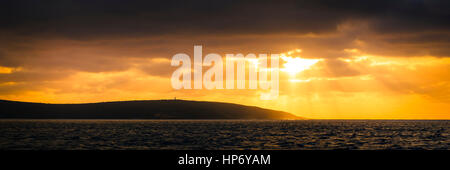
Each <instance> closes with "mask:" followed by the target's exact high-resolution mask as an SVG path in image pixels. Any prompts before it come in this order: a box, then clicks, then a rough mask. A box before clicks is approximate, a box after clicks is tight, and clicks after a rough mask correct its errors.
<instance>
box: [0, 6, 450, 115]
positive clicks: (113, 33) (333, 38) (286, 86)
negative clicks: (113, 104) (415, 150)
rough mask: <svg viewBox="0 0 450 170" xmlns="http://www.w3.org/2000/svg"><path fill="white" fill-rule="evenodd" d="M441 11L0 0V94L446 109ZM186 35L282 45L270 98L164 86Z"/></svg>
mask: <svg viewBox="0 0 450 170" xmlns="http://www.w3.org/2000/svg"><path fill="white" fill-rule="evenodd" d="M449 18H450V1H445V0H442V1H439V0H379V1H356V0H349V1H345V0H344V1H331V0H329V1H327V0H316V1H282V2H277V1H264V0H261V1H246V0H241V1H234V0H214V1H211V0H199V1H172V0H167V1H133V0H130V1H119V0H89V1H88V0H77V1H68V0H54V1H52V0H50V1H33V0H29V1H27V0H4V1H1V2H0V99H3V100H16V101H27V102H44V103H88V102H104V101H123V100H155V99H172V98H174V97H177V98H179V99H185V100H206V101H219V102H231V103H238V104H244V105H252V106H259V107H264V108H270V109H276V110H282V111H287V112H290V113H293V114H295V115H297V116H302V117H306V118H312V119H450V48H449V47H450V19H449ZM194 45H202V46H203V53H204V54H208V53H218V54H220V55H223V56H225V54H229V53H231V54H237V53H242V54H244V55H246V54H248V53H254V54H260V53H270V54H283V55H284V57H285V60H280V61H281V62H280V67H281V71H280V88H279V96H278V98H276V99H273V100H261V99H260V95H259V94H260V93H261V92H262V91H261V90H260V89H256V90H254V89H239V90H238V89H235V90H226V89H225V90H176V89H173V88H172V86H171V80H170V79H171V76H172V73H173V72H174V71H175V70H176V69H177V67H173V66H171V59H172V57H173V56H174V55H175V54H177V53H186V54H188V55H190V56H191V57H192V56H193V49H194ZM295 61H305V62H306V61H309V62H306V63H310V64H307V65H305V64H304V63H305V62H295ZM207 69H208V67H205V68H204V70H207Z"/></svg>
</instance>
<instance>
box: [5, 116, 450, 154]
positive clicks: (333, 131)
mask: <svg viewBox="0 0 450 170" xmlns="http://www.w3.org/2000/svg"><path fill="white" fill-rule="evenodd" d="M449 127H450V121H448V120H0V149H1V150H244V149H251V150H334V149H346V150H348V149H350V150H385V149H389V150H417V149H420V150H421V149H426V150H430V149H431V150H449V149H450V138H449V133H450V131H449Z"/></svg>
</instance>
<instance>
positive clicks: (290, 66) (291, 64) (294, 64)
mask: <svg viewBox="0 0 450 170" xmlns="http://www.w3.org/2000/svg"><path fill="white" fill-rule="evenodd" d="M300 52H301V50H300V49H296V50H293V51H289V52H287V54H285V53H282V54H281V59H283V60H284V61H285V62H286V63H284V65H283V68H282V69H281V71H284V72H287V73H289V74H290V75H295V74H297V73H299V72H302V71H304V70H306V69H309V68H310V67H311V66H312V65H314V64H316V63H317V62H319V61H320V59H304V58H301V57H299V56H297V57H293V55H294V54H296V53H300Z"/></svg>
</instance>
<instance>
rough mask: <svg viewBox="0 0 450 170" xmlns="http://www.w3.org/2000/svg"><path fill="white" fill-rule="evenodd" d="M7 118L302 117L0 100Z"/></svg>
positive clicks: (236, 109)
mask: <svg viewBox="0 0 450 170" xmlns="http://www.w3.org/2000/svg"><path fill="white" fill-rule="evenodd" d="M0 118H3V119H5V118H7V119H8V118H9V119H302V118H300V117H296V116H294V115H292V114H290V113H287V112H282V111H276V110H269V109H263V108H259V107H254V106H244V105H238V104H231V103H219V102H204V101H187V100H145V101H119V102H103V103H87V104H44V103H28V102H16V101H7V100H0Z"/></svg>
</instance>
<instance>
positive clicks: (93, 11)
mask: <svg viewBox="0 0 450 170" xmlns="http://www.w3.org/2000/svg"><path fill="white" fill-rule="evenodd" d="M449 4H450V3H449V1H418V0H411V1H404V0H401V1H399V0H398V1H395V0H385V1H331V0H329V1H324V0H322V1H320V0H319V1H243V0H240V1H233V0H212V1H211V0H202V1H172V0H168V1H157V2H155V1H119V0H90V1H87V0H86V1H83V0H78V1H67V0H55V1H33V0H29V1H25V0H11V1H9V0H6V1H2V2H1V5H0V6H1V7H0V8H1V9H0V14H1V21H2V22H1V23H0V29H2V30H3V31H7V32H13V33H15V34H19V35H23V36H30V35H45V36H63V37H70V38H93V37H101V36H142V35H145V36H151V35H161V34H188V35H193V34H194V35H195V34H264V33H309V32H313V33H322V32H330V31H334V30H336V27H337V25H338V24H339V23H342V22H344V21H348V20H369V21H370V22H371V24H372V25H373V28H374V30H376V31H379V32H409V31H428V30H431V31H436V30H445V31H446V30H448V29H449V28H450V21H449V19H448V18H449V16H450V13H449V11H450V10H448V9H449V7H450V5H449Z"/></svg>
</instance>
